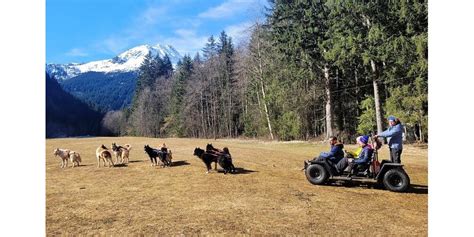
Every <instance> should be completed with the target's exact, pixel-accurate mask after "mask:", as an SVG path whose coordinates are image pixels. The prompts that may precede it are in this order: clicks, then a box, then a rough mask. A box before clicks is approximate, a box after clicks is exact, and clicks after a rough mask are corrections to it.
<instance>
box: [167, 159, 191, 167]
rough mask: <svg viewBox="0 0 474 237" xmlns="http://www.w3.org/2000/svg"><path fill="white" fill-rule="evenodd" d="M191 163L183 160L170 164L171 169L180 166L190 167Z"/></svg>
mask: <svg viewBox="0 0 474 237" xmlns="http://www.w3.org/2000/svg"><path fill="white" fill-rule="evenodd" d="M190 164H191V163H189V162H187V161H185V160H177V161H173V162H172V163H171V167H173V166H182V165H190Z"/></svg>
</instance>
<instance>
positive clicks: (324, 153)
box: [319, 152, 330, 158]
mask: <svg viewBox="0 0 474 237" xmlns="http://www.w3.org/2000/svg"><path fill="white" fill-rule="evenodd" d="M319 157H322V158H328V157H330V156H329V153H328V152H321V153H320V154H319Z"/></svg>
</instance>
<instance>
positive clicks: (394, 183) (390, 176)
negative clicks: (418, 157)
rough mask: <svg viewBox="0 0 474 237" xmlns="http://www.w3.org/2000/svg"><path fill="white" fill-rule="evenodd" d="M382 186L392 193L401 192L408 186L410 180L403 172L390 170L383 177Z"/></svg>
mask: <svg viewBox="0 0 474 237" xmlns="http://www.w3.org/2000/svg"><path fill="white" fill-rule="evenodd" d="M383 185H384V186H385V188H386V189H388V190H390V191H393V192H403V191H405V190H406V189H407V188H408V186H410V178H409V177H408V175H407V174H406V173H405V171H403V170H400V169H391V170H389V171H387V173H385V175H384V176H383Z"/></svg>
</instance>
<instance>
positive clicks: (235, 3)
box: [199, 0, 258, 19]
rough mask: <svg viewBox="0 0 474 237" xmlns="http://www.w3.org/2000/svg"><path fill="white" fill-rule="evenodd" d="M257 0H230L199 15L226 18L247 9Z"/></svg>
mask: <svg viewBox="0 0 474 237" xmlns="http://www.w3.org/2000/svg"><path fill="white" fill-rule="evenodd" d="M257 2H258V1H255V0H228V1H226V2H224V3H222V4H221V5H219V6H217V7H213V8H209V9H208V10H206V11H204V12H202V13H200V14H199V17H202V18H213V19H218V18H226V17H230V16H233V15H236V14H238V13H241V12H242V11H243V10H246V9H248V8H249V7H250V5H251V4H254V3H257Z"/></svg>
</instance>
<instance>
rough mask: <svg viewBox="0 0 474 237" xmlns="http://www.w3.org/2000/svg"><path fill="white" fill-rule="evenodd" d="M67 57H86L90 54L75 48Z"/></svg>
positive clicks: (67, 53)
mask: <svg viewBox="0 0 474 237" xmlns="http://www.w3.org/2000/svg"><path fill="white" fill-rule="evenodd" d="M66 55H68V56H73V57H85V56H88V55H89V54H88V53H87V52H85V51H84V50H83V49H80V48H73V49H71V50H69V51H68V52H66Z"/></svg>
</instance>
